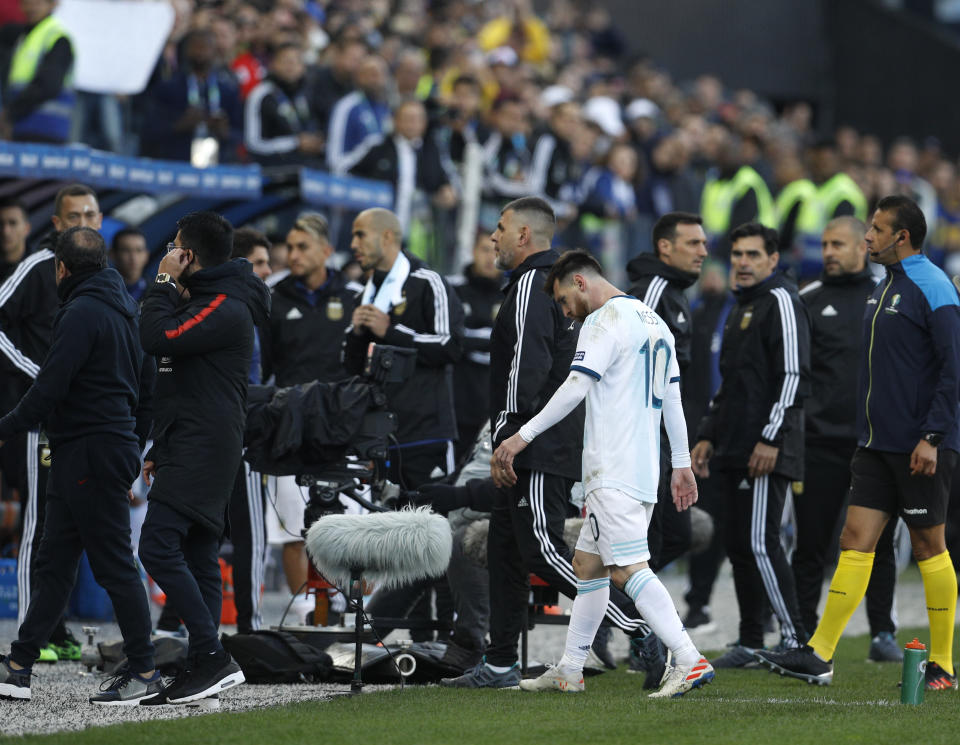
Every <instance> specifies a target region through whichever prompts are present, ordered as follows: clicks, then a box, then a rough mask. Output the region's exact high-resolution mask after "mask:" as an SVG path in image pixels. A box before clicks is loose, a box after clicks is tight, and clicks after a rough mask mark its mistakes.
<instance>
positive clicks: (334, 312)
mask: <svg viewBox="0 0 960 745" xmlns="http://www.w3.org/2000/svg"><path fill="white" fill-rule="evenodd" d="M327 318H328V319H330V320H331V321H339V320H340V319H341V318H343V303H341V302H340V298H338V297H335V298H330V300H328V301H327Z"/></svg>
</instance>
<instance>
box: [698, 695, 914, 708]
mask: <svg viewBox="0 0 960 745" xmlns="http://www.w3.org/2000/svg"><path fill="white" fill-rule="evenodd" d="M698 700H699V701H702V702H703V703H708V702H709V703H713V702H717V703H722V704H758V703H759V704H803V703H811V704H826V705H827V706H849V707H853V706H896V705H898V702H896V701H890V700H887V699H876V700H874V701H834V700H832V699H829V698H819V697H814V698H774V697H770V698H760V699H757V698H727V697H725V696H720V697H718V698H701V699H698Z"/></svg>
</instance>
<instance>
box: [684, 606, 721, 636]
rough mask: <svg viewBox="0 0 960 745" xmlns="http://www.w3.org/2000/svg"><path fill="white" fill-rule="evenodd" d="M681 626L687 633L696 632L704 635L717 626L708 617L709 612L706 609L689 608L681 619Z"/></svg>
mask: <svg viewBox="0 0 960 745" xmlns="http://www.w3.org/2000/svg"><path fill="white" fill-rule="evenodd" d="M683 626H684V628H685V629H686V630H687V631H697V632H701V633H706V632H708V631H713V630H714V629H715V628H716V627H717V624H716V623H714V621H713V619H712V618H711V617H710V611H709V610H708V609H707V608H706V607H703V608H691V609H690V610H689V611H687V616H686V618H684V619H683Z"/></svg>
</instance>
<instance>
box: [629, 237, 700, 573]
mask: <svg viewBox="0 0 960 745" xmlns="http://www.w3.org/2000/svg"><path fill="white" fill-rule="evenodd" d="M627 277H628V278H629V280H630V283H631V288H630V294H631V295H633V296H634V297H637V298H639V299H640V300H642V301H643V302H644V303H646V304H647V305H649V306H650V307H651V308H653V310H654V311H656V313H657V315H659V316H660V317H661V318H662V319H663V321H664V323H666V324H667V328H669V329H670V332H671V333H672V334H673V338H674V343H675V348H676V352H677V363H678V364H679V365H680V385H681V387H683V385H684V383H683V378H684V375H685V374H686V372H687V370H688V369H689V368H690V347H691V338H692V335H693V329H692V325H691V321H692V315H693V314H692V313H691V311H690V302H689V301H688V300H687V296H686V295H685V294H684V291H685V290H686V289H687V288H688V287H690V285H692V284H693V283H694V282H695V281H696V280H697V277H696V275H690V274H687V273H685V272H681V271H680V270H679V269H675V268H674V267H672V266H669V265H667V264H664V263H663V262H662V261H660V259H659V258H658V257H657V256H656V254H649V253H646V254H640V255H639V256H637V257H636V258H634V259H632V260H631V261H630V262H629V263H628V264H627ZM672 473H673V468H672V466H671V459H670V442H669V440H668V438H667V437H666V430H665V429H664V430H663V431H662V432H661V436H660V483H659V485H658V489H657V507H656V509H654V512H653V520H651V522H650V530H649V536H648V539H649V546H650V566H651V568H652V569H653V570H654V571H656V570H658V569H660V568H661V567H664V566H666V565H667V564H669V563H670V562H671V561H673V560H674V559H678V558H680V557H681V556H683V555H684V554H685V553H686V552H687V551H689V550H690V540H691V537H690V511H689V510H684V511H683V512H677V508H676V507H675V506H674V504H673V496H672V495H671V493H670V476H671V474H672Z"/></svg>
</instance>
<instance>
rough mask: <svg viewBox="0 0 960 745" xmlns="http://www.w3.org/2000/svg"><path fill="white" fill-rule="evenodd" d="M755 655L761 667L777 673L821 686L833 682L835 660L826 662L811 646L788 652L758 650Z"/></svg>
mask: <svg viewBox="0 0 960 745" xmlns="http://www.w3.org/2000/svg"><path fill="white" fill-rule="evenodd" d="M753 655H754V657H755V658H756V659H757V661H758V662H759V663H760V664H761V665H766V666H767V667H769V668H770V669H771V670H773V671H774V672H775V673H780V674H781V675H786V676H788V677H791V678H798V679H799V680H805V681H807V682H808V683H812V684H815V685H820V686H825V685H830V683H831V682H833V660H830V661H828V662H824V661H823V660H821V659H820V658H819V657H817V655H816V653H815V652H814V651H813V647H811V646H809V645H806V644H805V645H803V646H802V647H800V648H799V649H791V650H788V651H786V652H769V651H767V650H765V649H758V650H757V651H756V652H754V653H753Z"/></svg>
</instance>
